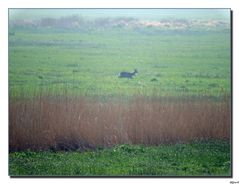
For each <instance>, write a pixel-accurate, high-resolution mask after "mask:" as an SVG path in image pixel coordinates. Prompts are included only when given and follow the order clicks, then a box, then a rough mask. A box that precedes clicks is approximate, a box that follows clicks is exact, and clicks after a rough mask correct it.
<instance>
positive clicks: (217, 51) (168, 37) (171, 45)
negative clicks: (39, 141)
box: [9, 28, 231, 97]
mask: <svg viewBox="0 0 239 184" xmlns="http://www.w3.org/2000/svg"><path fill="white" fill-rule="evenodd" d="M9 45H10V46H9V81H10V84H9V89H10V96H19V94H21V95H23V94H25V92H27V96H29V95H34V94H37V93H39V92H41V93H42V92H47V93H48V94H49V93H50V94H60V93H67V94H69V95H74V96H78V95H90V96H94V95H98V96H101V95H106V96H117V95H123V96H125V95H126V96H132V95H135V94H143V95H146V96H150V95H152V94H155V95H159V96H202V95H205V96H216V97H218V96H222V95H224V94H225V93H226V94H230V65H231V64H230V33H229V32H228V31H224V30H219V31H203V30H200V31H196V30H192V31H177V30H176V31H170V30H169V31H157V30H155V29H154V28H141V29H136V30H133V29H126V28H105V29H100V30H90V31H87V32H86V31H85V32H83V31H82V32H81V31H79V32H77V31H72V32H63V31H61V32H59V31H53V30H40V31H37V30H35V31H30V30H26V31H22V30H20V31H15V34H14V35H13V36H9ZM134 69H137V70H138V74H137V75H136V76H135V77H134V79H133V80H128V79H121V78H118V74H119V73H120V72H121V71H128V72H133V70H134Z"/></svg>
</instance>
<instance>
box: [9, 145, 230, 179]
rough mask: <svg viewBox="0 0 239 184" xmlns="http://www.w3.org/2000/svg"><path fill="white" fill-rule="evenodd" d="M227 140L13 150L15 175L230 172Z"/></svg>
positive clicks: (11, 166)
mask: <svg viewBox="0 0 239 184" xmlns="http://www.w3.org/2000/svg"><path fill="white" fill-rule="evenodd" d="M230 163H231V161H230V144H229V143H228V142H227V141H207V142H194V143H188V144H175V145H161V146H143V145H118V146H115V147H112V148H105V149H100V148H98V149H96V150H94V151H91V150H89V151H85V152H79V151H69V152H51V151H44V152H32V151H25V152H12V153H10V154H9V175H11V176H28V175H31V176H56V175H57V176H60V175H62V176H152V175H154V176H230V175H231V170H230Z"/></svg>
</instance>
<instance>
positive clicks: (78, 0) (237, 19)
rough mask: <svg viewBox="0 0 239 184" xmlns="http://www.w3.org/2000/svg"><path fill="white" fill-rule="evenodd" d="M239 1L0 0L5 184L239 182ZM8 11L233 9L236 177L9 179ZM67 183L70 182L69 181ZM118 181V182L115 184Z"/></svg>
mask: <svg viewBox="0 0 239 184" xmlns="http://www.w3.org/2000/svg"><path fill="white" fill-rule="evenodd" d="M238 2H239V1H238V0H198V1H195V0H157V1H156V0H131V1H130V0H119V1H112V0H98V1H97V0H85V1H83V0H58V1H55V0H34V1H33V0H0V31H1V34H0V98H1V103H0V120H1V121H0V153H1V155H0V163H1V166H0V168H1V170H0V180H1V183H4V184H5V183H24V184H28V183H29V184H30V183H33V182H34V183H42V182H44V183H45V182H46V183H52V182H57V183H58V184H61V183H66V182H67V183H79V182H97V183H98V182H100V183H104V184H112V182H116V183H119V184H120V183H122V182H127V183H129V182H137V183H145V182H150V183H155V184H156V183H157V184H158V183H159V182H160V183H177V182H182V183H185V184H191V183H195V184H201V183H202V182H203V183H218V184H219V183H223V184H224V183H227V184H229V183H230V181H239V150H238V148H239V136H238V135H239V133H238V131H239V117H238V115H239V113H238V112H237V111H238V109H239V103H238V102H239V101H238V94H239V88H238V81H239V78H238V76H239V72H238V71H237V70H238V68H239V66H238V61H239V59H238V52H239V47H238V43H239V38H238V33H239V30H238V24H239V3H238ZM8 8H231V9H232V11H233V33H234V35H233V48H234V49H233V51H234V52H233V143H234V144H233V178H221V179H220V178H219V179H215V178H209V179H205V178H204V179H198V178H191V179H190V178H180V179H178V178H156V179H155V178H149V179H145V178H144V179H140V178H139V179H132V178H131V179H126V178H124V179H110V178H106V179H79V178H69V179H60V178H56V179H52V178H43V179H42V178H40V179H10V178H9V176H8ZM66 180H67V181H66ZM112 180H114V181H112Z"/></svg>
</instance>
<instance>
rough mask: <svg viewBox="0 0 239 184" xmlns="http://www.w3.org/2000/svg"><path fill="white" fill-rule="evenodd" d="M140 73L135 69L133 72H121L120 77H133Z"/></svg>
mask: <svg viewBox="0 0 239 184" xmlns="http://www.w3.org/2000/svg"><path fill="white" fill-rule="evenodd" d="M136 73H138V71H137V70H136V69H135V70H134V72H133V73H130V72H120V74H119V78H128V79H132V77H133V76H134V75H135V74H136Z"/></svg>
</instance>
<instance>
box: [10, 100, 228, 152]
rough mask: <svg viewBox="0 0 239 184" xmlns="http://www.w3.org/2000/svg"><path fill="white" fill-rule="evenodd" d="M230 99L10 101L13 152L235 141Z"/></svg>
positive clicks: (11, 146)
mask: <svg viewBox="0 0 239 184" xmlns="http://www.w3.org/2000/svg"><path fill="white" fill-rule="evenodd" d="M230 107H231V105H230V100H229V99H224V100H219V101H213V100H208V99H201V100H176V99H174V100H163V99H161V98H151V99H148V98H145V97H134V98H131V99H130V100H112V101H110V100H108V101H103V100H100V99H97V98H95V99H91V100H90V99H88V98H86V97H77V98H73V97H43V96H41V97H36V98H34V99H31V100H29V99H25V100H24V99H22V100H19V99H18V100H10V103H9V150H10V151H19V150H26V149H31V150H77V149H78V150H85V149H91V148H92V149H94V148H97V147H109V146H113V145H116V144H144V145H160V144H168V143H181V142H190V141H195V140H208V139H230V130H231V127H230V126H231V109H230Z"/></svg>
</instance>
